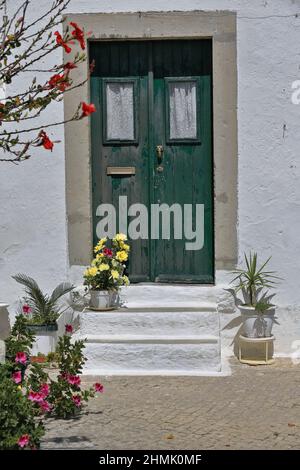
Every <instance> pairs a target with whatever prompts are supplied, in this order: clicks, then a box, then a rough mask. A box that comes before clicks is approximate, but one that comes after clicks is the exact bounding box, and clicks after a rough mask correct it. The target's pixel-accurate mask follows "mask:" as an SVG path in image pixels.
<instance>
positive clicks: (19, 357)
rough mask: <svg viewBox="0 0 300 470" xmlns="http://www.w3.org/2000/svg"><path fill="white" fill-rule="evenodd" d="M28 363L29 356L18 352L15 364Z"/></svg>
mask: <svg viewBox="0 0 300 470" xmlns="http://www.w3.org/2000/svg"><path fill="white" fill-rule="evenodd" d="M26 361H27V356H26V354H25V353H24V352H17V354H16V357H15V362H18V363H19V364H26Z"/></svg>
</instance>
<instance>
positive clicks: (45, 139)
mask: <svg viewBox="0 0 300 470" xmlns="http://www.w3.org/2000/svg"><path fill="white" fill-rule="evenodd" d="M39 136H40V137H41V139H42V141H41V144H40V145H42V146H43V147H44V148H45V149H46V150H51V152H52V149H53V147H54V143H53V142H52V140H50V139H49V137H48V136H47V134H46V132H45V131H41V132H40V134H39Z"/></svg>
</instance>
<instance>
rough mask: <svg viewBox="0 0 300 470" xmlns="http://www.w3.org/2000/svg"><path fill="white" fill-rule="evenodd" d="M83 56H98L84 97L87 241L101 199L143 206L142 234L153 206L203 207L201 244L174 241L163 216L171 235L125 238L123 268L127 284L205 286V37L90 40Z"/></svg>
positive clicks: (208, 121) (208, 208) (209, 233)
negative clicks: (128, 171)
mask: <svg viewBox="0 0 300 470" xmlns="http://www.w3.org/2000/svg"><path fill="white" fill-rule="evenodd" d="M90 56H91V59H94V60H95V62H96V67H95V72H94V74H93V78H92V79H91V98H92V101H93V102H95V104H96V107H97V112H96V113H95V114H94V115H93V116H92V181H93V219H94V242H96V241H97V240H98V237H97V233H96V226H97V223H98V221H99V217H96V216H95V213H96V209H97V207H98V205H99V204H101V203H105V202H108V203H112V204H114V206H115V207H116V208H117V209H118V201H119V196H122V195H126V196H127V197H128V204H129V205H130V204H133V203H143V204H145V206H146V207H147V208H148V211H149V236H150V231H151V230H153V226H152V225H153V224H152V225H151V217H150V215H151V205H153V204H168V205H169V206H172V205H173V204H174V203H175V204H177V206H176V210H178V207H181V211H182V215H184V210H183V209H184V205H185V204H189V205H195V204H204V207H205V210H204V221H205V225H204V227H205V232H204V247H203V248H202V249H201V250H195V251H191V250H186V242H188V240H187V239H175V237H174V222H173V217H172V214H171V216H170V221H171V223H170V234H169V235H168V234H167V236H168V237H169V239H161V237H160V238H159V239H157V240H153V239H152V240H151V239H150V238H151V237H149V239H148V240H147V239H144V240H141V239H139V240H132V242H131V247H132V252H131V256H130V264H129V274H130V279H131V281H132V282H139V281H147V280H152V281H157V282H198V283H199V282H201V283H212V282H213V280H214V253H213V197H212V194H213V167H212V118H211V110H212V98H211V95H212V91H211V76H212V74H211V71H212V58H211V41H209V40H205V41H184V40H183V41H134V42H99V43H91V45H90ZM158 145H159V146H161V147H160V148H158V150H156V147H157V146H158ZM161 151H162V152H161ZM107 167H134V169H135V174H132V175H123V176H120V175H114V176H108V175H107V174H106V173H107ZM194 209H195V208H194ZM129 220H130V218H128V222H129ZM193 224H194V225H195V210H194V211H193ZM176 227H177V226H176ZM184 227H185V226H184V225H182V227H181V229H182V231H183V234H184ZM194 228H195V227H194ZM116 229H117V230H119V227H118V226H117V227H116ZM161 230H162V227H160V234H161ZM177 232H178V227H177ZM179 235H180V234H179ZM177 236H178V233H177Z"/></svg>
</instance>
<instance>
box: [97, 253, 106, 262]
mask: <svg viewBox="0 0 300 470" xmlns="http://www.w3.org/2000/svg"><path fill="white" fill-rule="evenodd" d="M103 256H104V254H103V253H98V254H97V255H96V261H99V260H100V259H101V258H103Z"/></svg>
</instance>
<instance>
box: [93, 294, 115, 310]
mask: <svg viewBox="0 0 300 470" xmlns="http://www.w3.org/2000/svg"><path fill="white" fill-rule="evenodd" d="M90 294H91V300H90V306H91V307H92V308H94V309H96V310H106V309H108V308H110V307H111V306H112V301H113V298H112V293H111V292H110V291H108V290H94V289H91V290H90Z"/></svg>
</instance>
